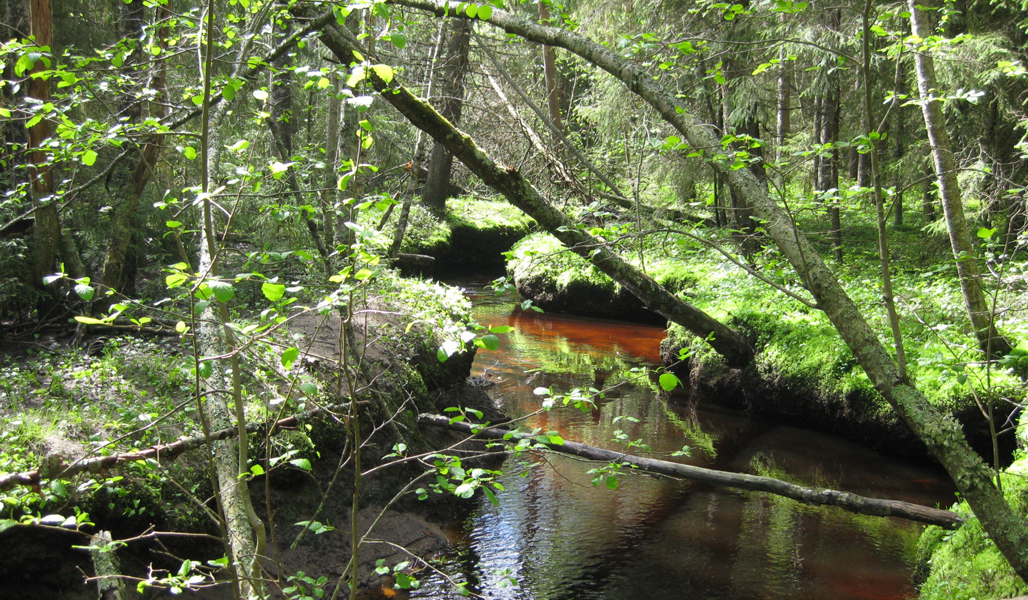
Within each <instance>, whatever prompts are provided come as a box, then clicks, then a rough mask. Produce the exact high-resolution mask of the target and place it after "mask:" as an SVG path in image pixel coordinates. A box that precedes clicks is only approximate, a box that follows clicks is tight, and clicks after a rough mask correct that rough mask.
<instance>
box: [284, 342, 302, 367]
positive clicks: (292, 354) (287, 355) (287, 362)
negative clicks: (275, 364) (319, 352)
mask: <svg viewBox="0 0 1028 600" xmlns="http://www.w3.org/2000/svg"><path fill="white" fill-rule="evenodd" d="M299 357H300V349H299V348H297V347H296V346H293V347H292V348H287V349H286V351H285V352H283V353H282V368H284V369H285V370H286V371H288V370H289V369H292V368H293V363H295V362H296V359H297V358H299Z"/></svg>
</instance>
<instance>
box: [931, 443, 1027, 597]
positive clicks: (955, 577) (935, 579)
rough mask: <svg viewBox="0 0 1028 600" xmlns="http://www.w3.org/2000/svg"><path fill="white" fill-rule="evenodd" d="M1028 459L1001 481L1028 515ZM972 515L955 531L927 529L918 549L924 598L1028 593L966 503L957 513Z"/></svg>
mask: <svg viewBox="0 0 1028 600" xmlns="http://www.w3.org/2000/svg"><path fill="white" fill-rule="evenodd" d="M1025 475H1028V459H1021V460H1019V461H1017V462H1015V463H1014V464H1013V465H1011V466H1010V468H1009V469H1008V470H1007V474H1006V475H1005V476H1004V477H1003V491H1004V493H1005V495H1006V497H1007V500H1008V501H1009V502H1010V504H1011V506H1012V507H1013V509H1014V510H1015V511H1016V512H1017V513H1018V514H1021V515H1026V514H1028V479H1025ZM954 510H956V511H957V512H959V513H960V514H962V515H965V516H969V518H968V520H967V522H966V523H965V524H964V525H963V526H962V527H961V528H960V529H958V530H956V531H953V532H948V531H943V530H942V529H940V528H938V527H929V528H928V529H926V530H925V532H924V533H923V534H922V536H921V540H920V543H919V545H918V558H919V564H918V572H919V573H921V574H924V573H925V572H927V577H926V578H925V580H924V583H923V584H922V586H921V595H920V598H921V599H922V600H972V599H974V600H988V599H990V598H1012V597H1014V596H1020V595H1023V594H1026V593H1028V586H1026V585H1025V584H1024V582H1022V581H1021V579H1020V578H1019V577H1018V576H1017V574H1016V573H1014V571H1013V569H1011V568H1010V565H1009V564H1007V561H1006V560H1005V559H1004V558H1003V556H1002V555H1001V554H1000V552H999V549H997V548H996V544H994V543H993V542H992V540H991V539H989V536H988V535H986V533H985V531H984V530H983V529H982V525H981V523H980V522H979V521H978V519H976V518H974V517H973V516H970V515H971V511H970V509H969V508H968V506H967V503H966V502H960V503H959V504H958V505H957V506H956V508H955V509H954Z"/></svg>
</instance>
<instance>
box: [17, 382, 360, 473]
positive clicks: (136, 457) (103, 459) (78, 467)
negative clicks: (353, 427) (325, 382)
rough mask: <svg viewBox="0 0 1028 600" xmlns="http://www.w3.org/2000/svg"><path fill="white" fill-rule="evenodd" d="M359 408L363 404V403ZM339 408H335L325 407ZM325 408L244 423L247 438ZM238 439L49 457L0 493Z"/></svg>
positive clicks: (224, 434) (194, 439)
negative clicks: (69, 459)
mask: <svg viewBox="0 0 1028 600" xmlns="http://www.w3.org/2000/svg"><path fill="white" fill-rule="evenodd" d="M358 404H364V403H363V402H361V403H358ZM328 408H338V407H328ZM325 410H326V409H325V408H316V409H314V410H310V411H307V412H305V413H303V414H302V415H293V416H291V417H286V418H284V419H279V420H278V421H275V422H273V423H272V422H267V421H266V422H259V423H247V425H246V432H247V433H249V434H253V433H257V432H261V431H264V430H266V429H267V428H268V427H270V428H271V431H270V432H269V433H268V435H275V434H276V433H278V432H279V431H282V430H284V429H295V428H296V427H298V426H299V425H300V421H301V419H304V418H308V417H311V416H314V415H316V414H318V413H321V412H324V411H325ZM237 435H239V429H237V428H236V427H226V428H224V429H221V430H219V431H212V432H211V435H210V437H207V436H204V435H195V436H191V437H184V438H180V439H178V440H176V441H174V442H172V443H170V444H156V445H154V446H150V447H149V448H144V449H142V450H137V451H135V452H124V453H122V454H111V455H108V456H94V457H90V458H80V459H78V460H76V461H74V462H72V463H70V464H67V463H65V462H64V459H63V458H62V457H60V456H59V455H56V454H54V455H51V456H49V457H47V458H46V460H45V461H44V463H43V464H42V465H41V466H40V467H39V468H38V469H34V470H32V471H23V472H21V473H8V474H5V475H0V492H2V491H5V490H9V489H11V488H13V487H16V486H19V485H23V486H28V487H32V488H38V487H39V485H40V484H41V483H42V482H43V481H44V480H50V479H68V478H70V477H71V476H72V475H78V474H79V473H86V472H88V473H93V474H100V473H101V472H105V471H107V470H108V469H111V468H113V467H116V466H118V465H123V464H125V463H130V462H136V461H140V460H148V459H153V460H172V459H174V458H177V457H178V456H179V455H180V454H182V453H184V452H188V451H190V450H194V449H196V448H199V447H201V446H203V445H205V444H208V443H209V442H213V441H217V440H224V439H227V438H230V437H235V436H237Z"/></svg>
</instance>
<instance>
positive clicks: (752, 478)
mask: <svg viewBox="0 0 1028 600" xmlns="http://www.w3.org/2000/svg"><path fill="white" fill-rule="evenodd" d="M418 423H422V424H425V425H432V426H435V427H443V428H446V429H452V430H455V431H460V432H462V433H466V434H470V435H473V436H474V437H477V438H484V439H490V440H501V441H504V442H509V443H517V442H518V441H520V440H522V439H524V438H526V437H528V438H532V435H531V434H528V433H525V432H518V431H514V430H511V429H505V428H502V427H487V426H484V425H477V424H475V423H467V422H464V421H461V422H451V419H450V418H449V417H444V416H442V415H432V414H425V413H423V414H420V415H418ZM534 441H535V444H536V445H542V446H545V447H546V448H547V449H549V450H552V451H554V452H559V453H561V454H570V455H572V456H578V457H581V458H585V459H588V460H595V461H600V462H614V463H620V464H623V465H630V466H633V467H636V468H638V469H639V470H640V471H646V472H648V473H657V474H660V475H666V476H668V477H672V478H675V479H688V480H690V481H697V482H701V483H707V484H710V485H716V486H719V487H728V488H735V489H741V490H749V491H754V492H766V493H769V494H775V495H776V496H783V497H785V498H791V499H793V500H796V501H797V502H802V503H803V504H811V505H814V506H836V507H838V508H841V509H843V510H847V511H849V512H853V513H858V514H862V515H872V516H876V517H899V518H901V519H908V520H911V521H918V522H920V523H928V524H929V525H938V526H940V527H942V528H944V529H956V528H958V527H960V525H961V524H963V522H964V519H963V517H961V516H960V515H958V514H956V513H955V512H952V511H949V510H943V509H939V508H931V507H928V506H921V505H920V504H912V503H910V502H903V501H900V500H882V499H878V498H867V497H864V496H859V495H857V494H852V493H850V492H842V491H839V490H827V489H821V488H808V487H803V486H800V485H796V484H793V483H789V482H787V481H782V480H780V479H774V478H772V477H762V476H759V475H747V474H745V473H729V472H727V471H717V470H714V469H705V468H703V467H694V466H692V465H683V464H681V463H676V462H669V461H666V460H657V459H653V458H645V457H642V456H632V455H628V454H624V453H622V452H614V451H611V450H604V449H602V448H596V447H595V446H587V445H585V444H580V443H578V442H569V441H566V440H565V441H564V442H563V443H562V444H552V443H549V442H544V441H542V440H534Z"/></svg>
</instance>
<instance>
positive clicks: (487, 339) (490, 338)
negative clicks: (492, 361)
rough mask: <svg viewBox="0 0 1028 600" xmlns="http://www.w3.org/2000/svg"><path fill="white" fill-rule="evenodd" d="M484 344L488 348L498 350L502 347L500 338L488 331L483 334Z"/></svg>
mask: <svg viewBox="0 0 1028 600" xmlns="http://www.w3.org/2000/svg"><path fill="white" fill-rule="evenodd" d="M482 344H483V345H484V346H485V349H486V350H496V349H498V348H499V347H500V338H498V337H496V336H495V335H493V334H491V333H488V334H486V335H483V336H482Z"/></svg>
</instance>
